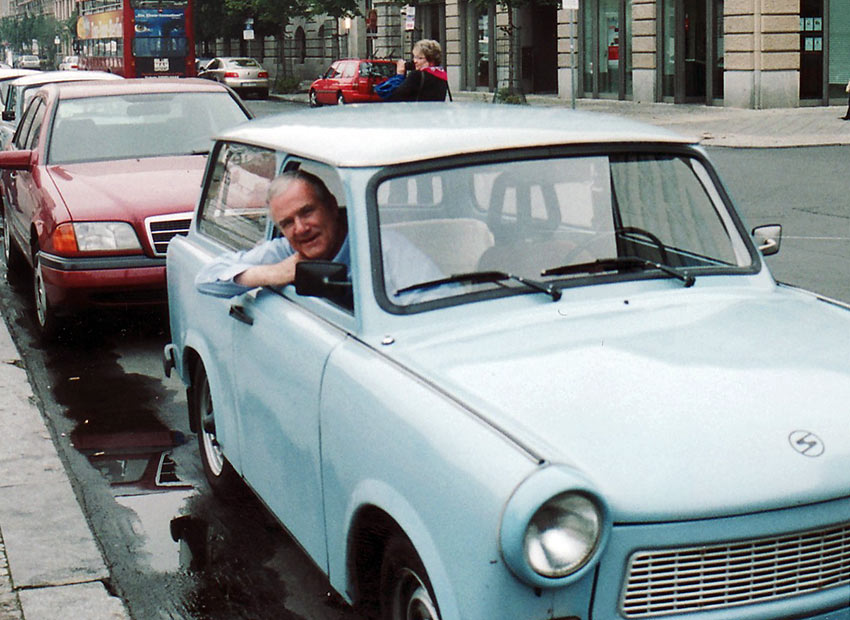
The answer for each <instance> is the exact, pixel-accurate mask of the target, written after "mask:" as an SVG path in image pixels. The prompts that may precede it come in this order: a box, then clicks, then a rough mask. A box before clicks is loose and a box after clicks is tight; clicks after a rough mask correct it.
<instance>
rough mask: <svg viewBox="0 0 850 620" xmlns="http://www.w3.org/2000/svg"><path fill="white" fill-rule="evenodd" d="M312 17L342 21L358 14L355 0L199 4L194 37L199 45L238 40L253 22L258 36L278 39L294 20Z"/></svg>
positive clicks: (217, 0)
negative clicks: (340, 19) (246, 24)
mask: <svg viewBox="0 0 850 620" xmlns="http://www.w3.org/2000/svg"><path fill="white" fill-rule="evenodd" d="M313 15H329V16H331V17H336V18H341V17H349V16H354V15H359V10H358V8H357V1H356V0H198V1H197V3H196V5H195V34H196V36H197V38H198V40H200V41H210V40H212V39H216V38H218V37H224V38H240V37H241V36H242V30H243V28H244V27H245V22H246V20H248V19H252V20H253V23H254V31H255V32H256V33H257V35H258V36H267V35H278V36H279V35H282V33H283V30H284V29H285V28H286V26H287V25H288V24H289V23H290V22H291V21H292V20H293V19H294V18H298V17H310V16H313Z"/></svg>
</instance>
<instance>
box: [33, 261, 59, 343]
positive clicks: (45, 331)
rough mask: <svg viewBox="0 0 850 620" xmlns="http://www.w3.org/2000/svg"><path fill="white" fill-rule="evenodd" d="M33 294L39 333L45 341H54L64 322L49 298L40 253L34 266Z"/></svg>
mask: <svg viewBox="0 0 850 620" xmlns="http://www.w3.org/2000/svg"><path fill="white" fill-rule="evenodd" d="M32 292H33V302H34V304H35V320H36V325H37V327H38V332H39V334H40V336H41V338H42V339H43V340H53V339H54V338H56V335H57V334H58V333H59V330H60V328H61V326H62V321H61V319H60V318H59V317H58V316H56V310H55V309H54V308H53V305H52V304H51V303H50V300H49V299H48V298H47V285H46V284H45V282H44V270H43V267H42V264H41V256H39V254H38V252H36V254H35V258H34V259H33V265H32Z"/></svg>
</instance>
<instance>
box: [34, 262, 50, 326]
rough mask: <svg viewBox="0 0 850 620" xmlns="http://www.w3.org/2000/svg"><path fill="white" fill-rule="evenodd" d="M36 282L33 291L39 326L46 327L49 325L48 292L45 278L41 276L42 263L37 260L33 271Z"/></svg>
mask: <svg viewBox="0 0 850 620" xmlns="http://www.w3.org/2000/svg"><path fill="white" fill-rule="evenodd" d="M33 275H34V276H35V280H34V282H33V289H34V292H35V314H36V317H37V318H38V324H39V325H41V326H42V327H44V326H45V325H46V324H47V312H48V310H47V292H46V291H45V290H44V278H43V277H42V275H41V262H40V261H38V260H36V263H35V269H34V270H33Z"/></svg>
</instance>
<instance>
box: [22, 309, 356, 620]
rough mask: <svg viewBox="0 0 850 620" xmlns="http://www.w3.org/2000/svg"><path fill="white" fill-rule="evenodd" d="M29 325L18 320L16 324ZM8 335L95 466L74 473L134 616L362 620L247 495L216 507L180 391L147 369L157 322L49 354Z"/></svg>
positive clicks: (158, 333)
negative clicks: (24, 351)
mask: <svg viewBox="0 0 850 620" xmlns="http://www.w3.org/2000/svg"><path fill="white" fill-rule="evenodd" d="M27 320H28V319H27V318H26V317H21V316H20V315H18V317H17V322H18V324H19V326H20V325H21V324H23V323H26V322H27ZM15 331H16V332H19V331H22V332H23V333H18V334H17V335H18V337H19V338H20V339H21V342H19V347H30V348H31V349H33V350H34V351H33V355H32V357H33V359H36V360H37V364H38V365H43V371H39V372H43V374H44V378H41V379H39V380H40V381H42V382H43V383H47V384H49V385H47V386H45V385H42V389H43V390H44V389H45V387H46V390H47V391H49V392H50V394H51V396H52V398H53V399H54V400H55V401H56V405H58V408H59V409H61V411H62V417H63V418H64V422H63V423H60V426H61V425H62V424H64V428H63V429H62V430H63V431H65V430H67V435H68V437H67V439H69V440H70V443H71V445H72V447H73V450H75V451H76V452H78V453H80V454H82V455H84V456H85V458H86V460H87V462H88V463H90V464H91V466H92V468H93V470H88V471H86V472H83V471H82V470H79V471H77V472H76V476H77V477H78V479H80V480H81V483H82V485H83V487H84V488H83V490H82V491H81V492H82V493H83V495H84V497H85V504H86V508H87V512H88V514H89V515H90V519H91V521H92V524H93V527H94V529H95V530H96V531H97V534H98V537H99V539H100V541H101V543H102V544H103V547H104V552H105V554H106V556H107V561H108V563H109V565H110V573H111V577H112V581H113V586H114V588H115V590H116V592H118V593H119V594H120V595H121V596H122V598H124V599H125V600H126V601H127V604H128V607H129V610H130V612H131V614H132V616H133V617H134V618H136V619H137V620H159V619H160V618H180V619H181V620H191V619H193V618H196V619H201V618H203V619H204V620H248V619H252V620H253V619H255V618H276V619H279V620H304V619H305V618H309V619H310V620H361V619H360V618H359V617H358V616H357V615H355V614H354V612H353V611H352V610H350V609H348V608H347V607H341V606H339V604H338V602H337V600H336V599H334V598H333V597H329V596H328V594H327V583H326V579H325V578H324V577H323V576H322V575H321V573H320V572H319V571H318V569H317V568H316V567H315V566H314V565H313V564H312V563H311V562H310V560H309V559H308V558H307V557H306V555H305V554H304V553H303V551H301V550H300V548H299V547H298V546H297V544H296V543H295V542H294V541H293V540H292V539H291V538H290V537H289V536H288V535H287V534H286V533H285V532H284V530H283V528H282V527H281V526H280V525H279V524H278V523H277V521H275V519H274V518H273V517H272V515H271V514H270V513H269V512H268V511H267V510H266V509H265V507H264V506H263V505H262V504H261V503H260V502H259V500H257V499H256V498H255V497H254V496H253V495H252V494H250V492H248V491H247V490H246V491H245V495H244V497H241V498H239V500H238V501H235V502H222V501H220V500H219V499H217V498H216V497H214V496H212V495H211V493H210V492H209V491H208V490H207V488H206V485H205V484H203V483H202V482H200V481H201V479H202V476H203V474H202V470H201V467H200V462H199V460H198V455H197V448H196V445H195V444H196V440H195V437H194V436H193V435H190V434H188V429H187V428H185V427H184V425H185V424H186V423H187V421H186V419H185V403H182V402H181V403H179V404H180V412H179V413H178V411H177V403H176V400H178V399H177V398H175V390H179V389H180V388H179V386H177V385H176V384H175V383H173V382H172V383H169V382H167V381H164V380H163V379H162V377H161V376H160V375H159V374H158V372H155V371H154V370H152V364H151V350H152V349H154V348H156V347H161V346H162V344H164V342H165V341H166V339H167V336H166V335H165V333H166V332H163V328H162V324H160V327H156V326H154V327H150V328H148V327H145V326H142V327H138V328H131V330H130V331H129V332H125V331H123V328H122V327H117V328H116V327H114V326H110V327H108V328H106V329H104V330H99V328H98V327H97V326H95V327H94V328H93V329H91V330H90V331H87V332H84V333H81V334H78V335H76V336H75V337H73V338H71V339H67V338H64V339H60V341H59V342H58V343H56V344H55V345H50V346H49V347H47V348H45V349H42V348H41V347H39V345H38V343H37V342H36V341H35V339H34V338H33V337H32V328H31V325H30V326H24V328H23V329H22V330H21V329H20V327H19V328H16V330H15ZM42 351H43V353H42ZM158 359H159V358H158V355H157V362H158ZM157 365H158V364H157ZM157 370H158V368H157ZM51 408H54V407H53V406H52V405H51ZM71 425H72V428H71ZM181 429H182V430H181ZM184 433H185V434H184ZM64 434H65V433H64V432H63V435H64ZM81 464H82V461H81ZM95 472H99V474H98V473H95ZM97 479H100V480H102V481H104V482H105V484H104V485H102V486H98V485H96V484H91V482H92V481H93V480H97ZM192 482H196V483H198V486H199V487H200V489H201V490H197V489H195V488H193V485H192V484H191V483H192Z"/></svg>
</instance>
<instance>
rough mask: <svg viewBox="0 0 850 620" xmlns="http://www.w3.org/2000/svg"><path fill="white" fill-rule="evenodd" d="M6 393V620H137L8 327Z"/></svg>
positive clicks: (1, 534)
mask: <svg viewBox="0 0 850 620" xmlns="http://www.w3.org/2000/svg"><path fill="white" fill-rule="evenodd" d="M0 394H2V396H0V428H2V429H3V438H2V441H0V620H22V619H25V620H74V619H78V618H79V619H82V618H85V619H86V620H107V619H108V620H122V619H126V618H129V617H130V616H129V614H128V613H127V612H126V610H125V609H124V604H123V603H122V601H121V599H119V598H116V597H114V596H111V595H110V594H109V593H108V592H107V590H106V587H105V584H104V581H105V580H108V578H109V571H108V569H107V568H106V564H105V563H104V560H103V556H102V555H101V552H100V549H99V548H98V546H97V544H96V542H95V539H94V536H93V535H92V533H91V530H90V529H89V525H88V523H87V522H86V519H85V517H84V516H83V511H82V510H81V508H80V506H79V504H78V503H77V499H76V496H75V495H74V491H73V489H72V487H71V483H70V481H69V479H68V476H67V475H66V473H65V467H64V466H63V464H62V461H61V460H60V459H59V456H58V454H57V452H56V448H55V447H54V444H53V441H52V438H51V436H50V432H49V431H48V430H47V427H46V426H45V423H44V420H43V419H42V416H41V413H40V411H39V409H38V407H37V406H36V404H35V402H34V400H35V398H34V395H33V392H32V390H31V388H30V384H29V381H28V379H27V373H26V370H24V368H23V365H22V363H21V357H20V355H19V354H18V351H17V349H16V348H15V345H14V343H13V342H12V339H11V337H10V336H9V332H8V330H7V329H6V324H5V322H3V321H0Z"/></svg>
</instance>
